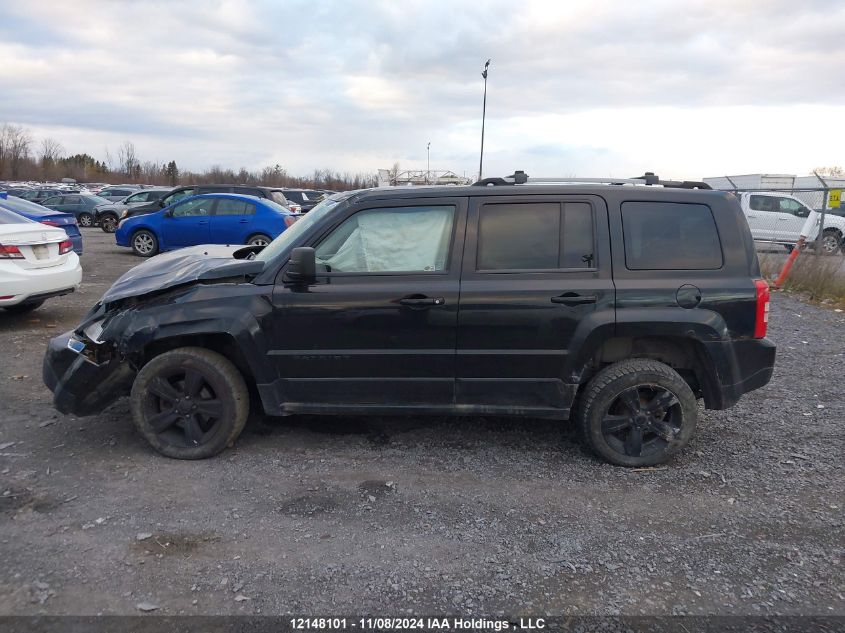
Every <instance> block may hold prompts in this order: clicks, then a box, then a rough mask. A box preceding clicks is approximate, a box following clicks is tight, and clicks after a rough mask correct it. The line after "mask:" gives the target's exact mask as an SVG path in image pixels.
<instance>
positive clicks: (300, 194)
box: [282, 189, 326, 213]
mask: <svg viewBox="0 0 845 633" xmlns="http://www.w3.org/2000/svg"><path fill="white" fill-rule="evenodd" d="M282 193H283V194H284V195H285V198H287V199H288V200H290V201H291V202H295V203H296V204H298V205H299V207H300V210H301V211H302V213H307V212H308V211H310V210H311V209H313V208H314V207H315V206H317V204H319V202H320V201H321V200H322V199H323V198H325V197H326V194H325V193H323V192H322V191H316V190H314V189H282Z"/></svg>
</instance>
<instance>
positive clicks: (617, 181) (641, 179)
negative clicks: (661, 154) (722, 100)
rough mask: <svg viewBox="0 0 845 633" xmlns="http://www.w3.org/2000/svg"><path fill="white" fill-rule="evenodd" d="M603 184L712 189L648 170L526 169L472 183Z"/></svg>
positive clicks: (474, 184)
mask: <svg viewBox="0 0 845 633" xmlns="http://www.w3.org/2000/svg"><path fill="white" fill-rule="evenodd" d="M579 183H581V184H601V185H649V186H650V185H659V186H661V187H667V188H671V189H712V188H713V187H711V186H710V185H708V184H707V183H706V182H699V181H697V180H660V178H658V177H657V176H656V175H655V174H654V173H653V172H650V171H647V172H646V173H644V174H643V175H642V176H637V177H635V178H529V177H528V174H526V173H525V172H524V171H515V172H514V173H512V174H511V175H510V176H505V177H504V178H484V179H483V180H479V181H478V182H474V183H472V186H473V187H476V186H478V187H487V186H502V185H525V184H531V185H560V184H579Z"/></svg>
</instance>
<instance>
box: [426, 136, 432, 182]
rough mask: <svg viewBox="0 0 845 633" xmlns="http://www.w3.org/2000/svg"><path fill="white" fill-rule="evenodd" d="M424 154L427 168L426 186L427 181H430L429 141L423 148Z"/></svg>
mask: <svg viewBox="0 0 845 633" xmlns="http://www.w3.org/2000/svg"><path fill="white" fill-rule="evenodd" d="M425 154H426V161H427V166H426V170H425V184H428V181H429V180H430V179H431V141H429V142H428V145H426V146H425Z"/></svg>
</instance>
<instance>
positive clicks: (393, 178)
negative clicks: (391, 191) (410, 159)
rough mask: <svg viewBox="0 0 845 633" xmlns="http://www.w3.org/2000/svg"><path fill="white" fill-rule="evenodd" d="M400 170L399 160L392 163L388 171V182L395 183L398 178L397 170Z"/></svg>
mask: <svg viewBox="0 0 845 633" xmlns="http://www.w3.org/2000/svg"><path fill="white" fill-rule="evenodd" d="M400 171H402V169H401V167H399V162H398V161H397V162H395V163H393V167H391V168H390V171H389V172H388V178H390V184H391V185H394V186H395V185H396V181H397V180H398V179H399V172H400Z"/></svg>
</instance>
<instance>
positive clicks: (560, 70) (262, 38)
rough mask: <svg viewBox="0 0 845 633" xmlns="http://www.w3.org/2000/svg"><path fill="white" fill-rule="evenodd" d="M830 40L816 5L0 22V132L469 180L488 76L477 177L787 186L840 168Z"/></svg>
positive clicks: (239, 161) (581, 5)
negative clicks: (395, 167) (745, 176)
mask: <svg viewBox="0 0 845 633" xmlns="http://www.w3.org/2000/svg"><path fill="white" fill-rule="evenodd" d="M843 32H845V4H843V3H841V2H836V1H808V2H803V3H800V4H798V3H794V2H791V1H787V0H772V1H762V0H760V1H754V0H746V1H741V0H737V1H734V2H726V1H715V0H714V1H706V0H691V1H690V2H685V3H680V4H679V3H676V2H666V1H654V0H652V1H648V0H644V1H643V2H640V3H637V5H636V9H635V10H634V9H632V8H631V7H630V6H629V5H628V4H627V3H624V2H621V1H619V2H615V1H610V0H592V1H589V0H583V1H575V2H566V3H561V2H542V1H529V2H523V3H513V2H511V1H507V2H506V1H498V0H497V1H492V2H484V3H471V4H470V3H454V2H446V1H440V0H427V1H425V2H422V1H419V0H410V1H406V2H402V3H396V2H388V1H386V0H385V1H379V2H364V1H363V0H360V1H346V2H343V1H336V2H321V3H314V2H307V1H304V0H296V1H292V2H285V3H277V2H271V1H270V0H267V1H263V2H259V1H256V2H240V1H222V2H221V1H213V2H199V1H197V2H193V1H182V2H165V1H142V0H137V1H135V2H124V3H102V2H94V1H93V0H77V1H76V2H74V3H65V2H61V1H59V0H56V1H50V0H46V1H42V2H38V3H4V4H3V5H2V6H0V59H2V60H3V63H2V64H0V86H2V95H3V97H2V101H1V102H0V103H2V105H0V121H3V120H5V121H10V122H15V123H21V124H25V125H27V126H28V127H31V128H32V129H33V130H34V131H35V132H36V133H38V134H54V135H57V136H58V135H59V133H61V134H62V135H63V136H61V137H60V138H61V140H62V142H63V144H64V145H65V146H66V147H67V149H68V150H69V151H73V152H76V151H87V152H89V153H92V154H95V155H102V152H103V150H102V148H103V146H104V145H111V146H113V147H116V146H117V145H119V144H120V143H121V142H122V141H123V140H126V139H130V140H133V141H134V142H135V144H136V147H137V149H138V151H139V153H140V155H141V156H142V158H150V159H152V158H156V159H160V160H171V159H175V160H176V161H177V162H178V163H180V164H181V165H184V166H186V167H191V168H198V169H201V168H204V167H207V166H209V165H212V164H220V165H227V166H233V167H239V166H241V165H243V166H245V167H248V168H256V167H261V166H263V165H264V164H273V163H276V162H278V163H280V164H282V165H283V166H285V167H286V168H287V169H288V170H289V171H290V172H291V173H308V172H310V171H311V170H313V169H314V168H318V167H327V166H328V167H333V168H336V169H340V170H349V171H373V170H375V169H377V168H379V167H388V166H390V165H392V164H393V163H394V162H396V161H399V162H400V163H401V164H403V165H404V166H406V167H420V166H422V165H423V164H424V163H425V159H426V153H425V146H426V143H428V142H429V141H430V142H431V143H432V151H431V158H432V167H435V166H436V167H437V168H442V169H452V170H455V171H457V172H459V173H462V172H464V171H468V172H469V173H473V172H474V171H475V170H476V169H477V163H478V147H479V145H480V138H479V135H480V114H481V96H482V90H483V82H482V79H481V77H480V71H481V66H482V64H483V62H484V60H485V59H487V58H488V57H492V58H493V63H492V65H491V68H490V76H489V83H488V125H487V135H488V136H487V139H486V144H485V153H486V154H487V157H486V158H485V165H489V169H488V168H487V167H485V172H487V173H493V172H492V171H490V170H497V172H498V171H509V170H512V169H514V168H523V169H526V170H527V171H534V172H538V173H539V172H543V173H544V174H545V175H553V174H554V173H561V174H579V175H584V174H585V173H593V174H602V175H603V174H611V173H612V174H613V175H619V174H620V173H622V174H626V173H633V172H634V171H642V170H643V169H647V168H651V169H656V168H657V165H664V166H665V167H666V168H668V169H669V170H670V171H672V172H673V173H672V175H674V176H679V177H700V176H701V175H702V174H703V173H704V172H707V173H719V172H724V171H730V170H729V169H728V166H736V169H738V170H741V171H746V172H748V171H761V170H762V169H763V166H764V165H768V166H771V167H770V168H771V169H774V170H776V171H787V172H805V171H807V170H808V169H810V168H811V167H812V166H813V165H814V164H820V163H839V164H841V163H842V162H843V156H841V155H840V154H837V151H836V144H835V143H832V142H831V133H832V132H829V131H827V128H830V129H831V130H835V125H836V124H835V123H834V121H835V120H837V119H838V120H842V118H843V114H845V83H843V82H842V81H840V78H841V77H842V76H843V74H845V38H843V37H842V35H841V34H842V33H843ZM808 116H809V117H816V118H813V119H809V120H808V119H807V118H806V117H808ZM817 117H825V118H829V119H828V124H827V125H823V121H824V120H825V119H819V118H817ZM71 140H72V142H71ZM761 148H766V149H765V151H764V150H763V149H761ZM488 152H489V153H488ZM517 163H518V164H517ZM646 163H648V164H646Z"/></svg>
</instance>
